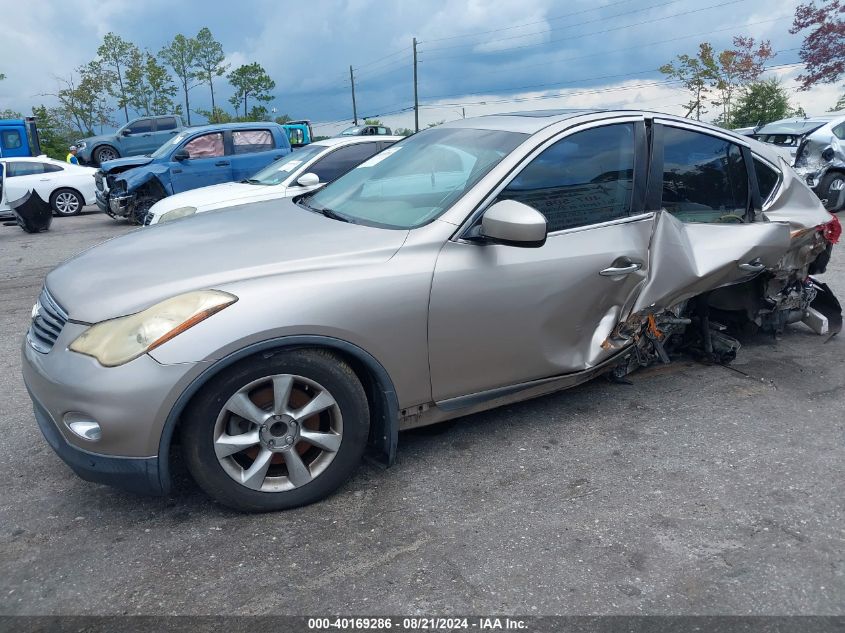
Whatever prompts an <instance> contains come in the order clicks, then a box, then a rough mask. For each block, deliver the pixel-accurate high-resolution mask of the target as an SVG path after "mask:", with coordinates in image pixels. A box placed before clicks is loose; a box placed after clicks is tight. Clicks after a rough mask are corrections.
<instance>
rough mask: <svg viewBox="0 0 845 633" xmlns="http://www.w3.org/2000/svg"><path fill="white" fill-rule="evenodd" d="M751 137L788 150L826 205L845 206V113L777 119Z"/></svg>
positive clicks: (841, 207)
mask: <svg viewBox="0 0 845 633" xmlns="http://www.w3.org/2000/svg"><path fill="white" fill-rule="evenodd" d="M751 136H752V137H753V138H755V139H757V140H758V141H762V142H763V143H770V144H772V145H774V146H776V147H778V148H782V149H785V150H787V151H788V152H789V155H790V156H791V158H792V166H793V167H794V168H795V171H796V172H798V174H799V175H800V176H801V177H802V178H804V179H805V180H806V181H807V184H808V185H809V186H810V188H812V189H813V191H815V192H816V195H818V197H819V199H820V200H821V201H822V202H823V203H824V205H825V208H827V209H828V210H830V211H841V210H842V209H843V207H845V145H843V143H845V115H843V114H841V113H840V114H833V115H824V116H816V117H808V118H803V117H799V118H794V119H784V120H782V121H775V122H773V123H769V124H767V125H764V126H763V127H761V128H759V129H756V130H755V131H754V132H753V133H752V134H751Z"/></svg>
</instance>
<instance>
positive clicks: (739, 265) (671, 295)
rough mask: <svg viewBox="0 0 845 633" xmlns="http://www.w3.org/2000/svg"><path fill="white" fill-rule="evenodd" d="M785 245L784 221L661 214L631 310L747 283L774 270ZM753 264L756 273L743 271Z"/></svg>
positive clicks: (663, 306) (671, 303) (787, 236)
mask: <svg viewBox="0 0 845 633" xmlns="http://www.w3.org/2000/svg"><path fill="white" fill-rule="evenodd" d="M789 247H790V230H789V225H788V224H787V223H785V222H752V223H748V224H694V223H690V224H686V223H684V222H681V221H680V220H678V219H677V218H675V217H674V216H673V215H671V214H670V213H668V212H666V211H661V212H659V213H658V214H657V217H656V219H655V228H654V233H653V235H652V239H651V244H650V246H649V276H648V279H647V281H646V282H645V285H644V286H643V289H642V291H641V292H640V295H639V297H638V299H637V302H636V304H635V305H634V307H633V310H632V312H633V313H637V312H640V311H643V310H646V309H648V310H649V311H653V310H665V309H667V308H670V307H671V306H674V305H675V304H677V303H680V302H681V301H684V300H686V299H691V298H692V297H695V296H697V295H700V294H702V293H705V292H708V291H710V290H715V289H716V288H720V287H722V286H726V285H730V284H734V283H739V282H742V281H746V280H748V279H751V278H753V277H754V276H755V275H756V274H759V273H760V272H762V271H763V270H764V269H771V268H774V267H776V266H777V264H778V262H779V260H780V259H781V258H782V257H783V255H784V254H785V253H786V252H787V250H788V249H789ZM758 262H759V264H761V265H762V267H760V268H759V269H757V270H754V269H751V270H747V269H743V266H747V265H749V264H756V263H758Z"/></svg>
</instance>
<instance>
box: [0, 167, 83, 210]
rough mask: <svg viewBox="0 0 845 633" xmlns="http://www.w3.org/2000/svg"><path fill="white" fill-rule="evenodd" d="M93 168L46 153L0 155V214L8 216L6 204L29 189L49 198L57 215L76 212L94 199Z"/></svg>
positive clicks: (44, 198) (43, 197)
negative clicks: (54, 157) (15, 155)
mask: <svg viewBox="0 0 845 633" xmlns="http://www.w3.org/2000/svg"><path fill="white" fill-rule="evenodd" d="M96 171H97V170H96V169H94V168H93V167H82V166H81V165H71V164H70V163H65V162H62V161H60V160H55V159H53V158H47V157H46V156H36V157H35V158H3V159H0V216H11V215H12V211H11V207H10V206H9V204H10V203H12V202H14V201H15V200H18V199H20V198H23V197H24V196H25V195H26V194H27V193H29V192H30V191H35V192H36V193H37V194H38V195H39V196H41V198H42V199H43V200H45V201H46V202H49V203H50V206H51V207H52V208H53V213H55V214H56V215H76V214H77V213H79V212H80V211H82V207H84V206H85V205H88V204H94V203H95V201H96V199H95V198H94V191H95V186H94V174H95V173H96Z"/></svg>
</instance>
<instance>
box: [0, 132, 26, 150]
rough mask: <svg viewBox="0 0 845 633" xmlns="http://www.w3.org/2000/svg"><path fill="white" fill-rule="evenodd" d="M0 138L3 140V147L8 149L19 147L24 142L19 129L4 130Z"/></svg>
mask: <svg viewBox="0 0 845 633" xmlns="http://www.w3.org/2000/svg"><path fill="white" fill-rule="evenodd" d="M0 140H2V142H3V147H4V148H6V149H17V148H19V147H20V146H21V144H22V141H21V134H20V132H18V131H17V130H3V135H2V137H0Z"/></svg>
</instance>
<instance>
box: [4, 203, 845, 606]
mask: <svg viewBox="0 0 845 633" xmlns="http://www.w3.org/2000/svg"><path fill="white" fill-rule="evenodd" d="M129 230H132V229H131V227H129V226H127V225H126V224H122V223H117V222H115V221H114V220H111V219H110V218H108V217H106V216H105V215H103V214H101V213H88V214H86V215H82V216H79V217H75V218H57V219H56V220H55V221H54V222H53V226H52V229H51V230H50V231H49V232H48V233H43V234H38V235H27V234H25V233H23V232H22V231H21V230H20V229H18V228H17V227H3V226H0V297H2V299H1V300H0V393H2V396H0V433H2V436H0V437H2V439H0V472H2V486H0V614H5V615H9V614H111V615H120V614H209V615H210V614H233V613H237V614H299V615H325V614H338V613H341V614H393V615H402V614H428V615H450V614H470V613H477V614H490V613H496V614H522V615H533V614H640V613H648V614H829V615H833V614H838V615H842V614H845V512H843V510H845V492H843V491H845V397H843V394H844V393H845V390H844V389H845V363H843V351H845V335H843V336H839V337H834V338H832V339H830V340H827V339H826V338H823V337H819V336H816V335H815V334H813V333H811V332H810V331H809V330H808V329H807V328H805V327H804V326H803V325H796V326H792V327H790V328H789V330H788V332H787V333H786V334H785V335H784V336H783V337H781V338H780V339H779V340H775V339H773V338H772V337H771V336H766V335H758V336H755V337H753V338H749V339H745V340H743V341H742V342H743V347H742V349H741V350H740V352H739V357H738V358H737V360H736V362H735V363H734V364H733V365H732V369H730V368H725V367H720V366H705V365H701V364H697V363H695V362H692V361H683V360H682V361H680V362H674V363H672V364H671V365H668V366H660V367H655V368H651V369H649V370H644V371H640V372H638V373H636V374H634V375H632V376H631V378H632V382H633V383H634V384H633V385H630V386H628V385H617V384H611V383H609V382H607V381H605V380H601V379H600V380H596V381H593V382H591V383H589V384H586V385H583V386H581V387H579V388H576V389H574V390H571V391H568V392H564V393H560V394H556V395H552V396H548V397H544V398H540V399H537V400H533V401H530V402H526V403H522V404H519V405H513V406H509V407H505V408H502V409H499V410H496V411H491V412H488V413H484V414H479V415H474V416H471V417H469V418H465V419H463V420H459V421H457V422H453V423H450V424H445V425H440V426H438V427H433V428H430V429H426V430H420V431H415V432H410V433H404V434H402V435H401V436H400V438H399V455H398V461H397V463H396V465H395V466H394V467H392V468H390V469H388V470H380V469H378V468H377V467H375V466H370V465H364V466H362V467H361V469H360V470H359V471H358V473H357V475H356V476H355V477H354V478H353V479H352V480H351V481H350V482H349V483H348V484H347V485H346V486H345V487H344V488H342V489H341V490H340V491H339V492H338V493H337V494H335V495H334V496H332V497H331V498H329V499H327V500H326V501H324V502H322V503H318V504H316V505H312V506H310V507H306V508H301V509H297V510H293V511H288V512H284V513H277V514H266V515H239V514H236V513H234V512H231V511H229V510H226V509H224V508H222V507H220V506H217V505H215V504H213V503H212V502H210V501H209V500H208V499H207V498H206V497H205V496H204V495H203V494H202V493H201V492H200V491H199V490H198V489H197V488H196V487H195V486H194V485H193V484H192V482H191V481H190V479H189V478H188V476H187V474H186V472H185V470H184V467H182V466H181V465H180V464H178V463H177V464H176V466H175V471H176V476H177V484H176V487H175V488H176V490H175V492H174V494H173V496H172V497H171V498H168V499H156V498H145V497H138V496H135V495H132V494H128V493H123V492H120V491H118V490H113V489H110V488H108V487H103V486H98V485H95V484H90V483H87V482H85V481H82V480H80V479H78V478H77V477H76V476H74V475H73V473H72V472H71V471H70V470H69V469H68V468H67V467H66V466H65V465H64V464H63V463H62V462H61V460H60V459H59V458H58V457H57V456H56V455H55V454H54V453H53V451H52V450H51V449H50V448H49V447H48V445H47V443H46V442H45V441H44V439H43V438H42V437H41V434H40V432H39V431H38V428H37V426H36V424H35V421H34V419H33V416H32V410H31V406H30V401H29V398H28V397H27V394H26V390H25V388H24V385H23V382H22V379H21V372H20V345H21V342H22V339H23V336H24V334H25V332H26V329H27V327H28V323H29V320H30V309H31V307H32V304H33V302H34V301H35V298H36V297H37V295H38V292H39V289H40V287H41V284H42V282H43V279H44V276H45V275H46V273H47V272H48V271H49V270H50V269H51V268H53V267H54V266H55V265H57V264H58V263H60V262H61V261H63V260H64V259H66V258H68V257H70V256H72V255H73V254H75V253H77V252H79V251H81V250H83V249H85V248H88V247H89V246H92V245H94V244H97V243H99V242H101V241H103V240H106V239H109V238H112V237H115V236H117V235H121V234H123V233H126V232H127V231H129ZM140 230H144V229H140ZM843 248H845V245H840V247H839V249H838V250H835V251H834V256H833V261H832V264H831V267H830V270H829V272H828V273H827V274H826V275H824V277H823V279H824V280H825V281H827V283H828V284H830V285H831V286H832V288H833V289H834V290H835V291H837V292H838V294H839V296H840V298H845V265H844V264H843V262H844V261H845V256H843ZM143 268H144V262H138V266H137V270H138V274H139V275H140V274H143ZM126 283H127V284H131V283H132V279H131V278H129V279H126Z"/></svg>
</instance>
